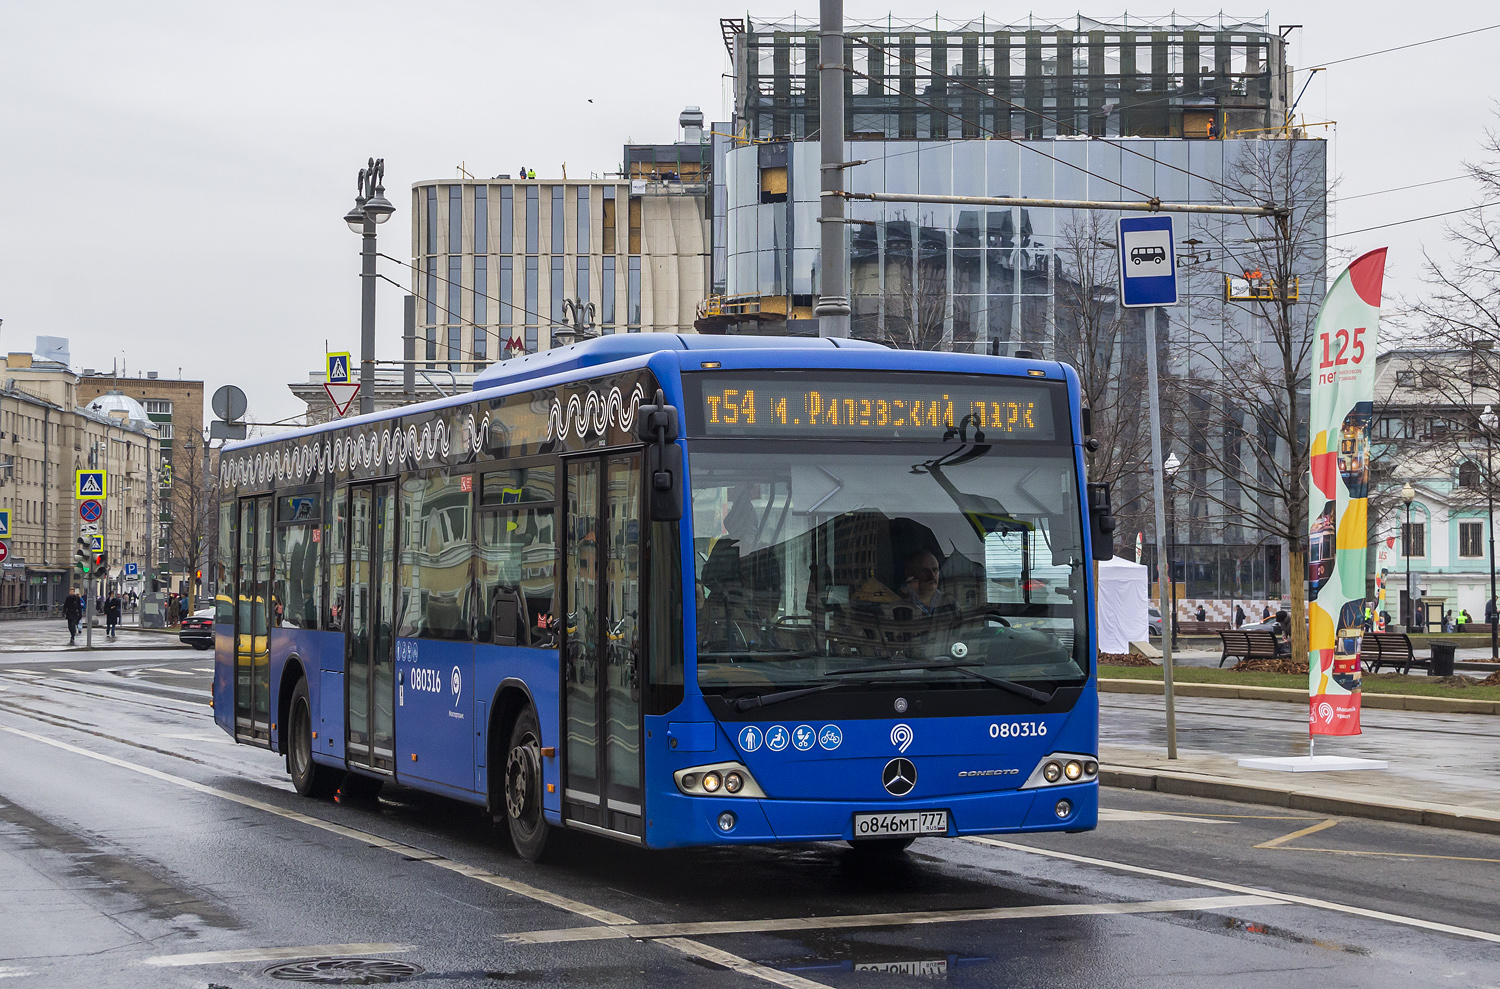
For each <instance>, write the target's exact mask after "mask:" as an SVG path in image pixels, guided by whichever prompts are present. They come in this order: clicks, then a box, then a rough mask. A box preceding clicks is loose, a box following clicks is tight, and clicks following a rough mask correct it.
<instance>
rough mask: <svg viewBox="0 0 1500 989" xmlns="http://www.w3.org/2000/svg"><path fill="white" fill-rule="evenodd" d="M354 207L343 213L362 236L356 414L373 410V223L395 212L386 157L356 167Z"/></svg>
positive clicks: (353, 228)
mask: <svg viewBox="0 0 1500 989" xmlns="http://www.w3.org/2000/svg"><path fill="white" fill-rule="evenodd" d="M356 188H357V192H356V193H355V196H354V208H353V209H351V210H350V211H349V212H348V213H345V214H344V222H345V223H347V224H349V229H350V230H353V231H354V232H355V233H357V234H362V235H363V238H364V240H363V242H362V244H361V247H360V260H361V262H362V264H361V267H360V273H359V277H360V297H359V413H360V415H367V414H369V413H371V412H374V411H375V224H377V223H384V222H385V221H386V220H389V219H390V218H391V214H392V213H394V212H396V207H394V206H392V205H391V201H390V200H389V199H387V198H385V159H384V158H371V159H370V163H369V165H367V166H366V167H364V168H361V169H360V170H359V181H358V185H357V186H356Z"/></svg>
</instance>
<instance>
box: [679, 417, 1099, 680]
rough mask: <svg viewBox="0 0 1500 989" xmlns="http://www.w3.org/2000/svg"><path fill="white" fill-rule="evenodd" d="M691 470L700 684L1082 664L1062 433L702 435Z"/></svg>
mask: <svg viewBox="0 0 1500 989" xmlns="http://www.w3.org/2000/svg"><path fill="white" fill-rule="evenodd" d="M691 476H692V492H693V493H692V498H693V504H692V510H693V531H694V547H693V549H694V556H695V562H696V571H697V588H696V598H697V616H698V622H697V626H698V636H697V639H698V641H697V647H698V682H699V685H700V687H701V688H702V689H703V690H704V691H705V692H706V693H718V694H733V695H736V696H749V695H752V694H758V693H765V692H768V691H775V690H781V689H783V688H786V687H789V686H792V687H800V686H812V685H817V684H822V683H829V682H831V681H832V680H833V679H835V678H840V679H843V678H852V679H858V678H859V677H860V676H865V675H870V676H872V677H875V678H879V679H880V681H881V682H882V683H888V682H890V681H891V680H892V679H897V680H900V681H903V682H905V681H910V682H914V683H931V684H933V685H934V686H936V685H937V684H938V683H943V684H945V685H946V684H948V683H951V682H954V681H960V680H962V681H967V682H968V683H971V684H972V683H974V682H975V680H974V679H973V678H972V677H971V675H969V674H966V673H965V672H964V670H970V671H974V672H978V673H982V674H984V675H985V676H988V677H997V678H1003V679H1005V680H1008V681H1012V682H1016V681H1030V682H1043V681H1044V682H1046V683H1047V684H1051V685H1053V686H1058V685H1063V684H1074V685H1076V684H1079V683H1082V682H1083V681H1084V680H1085V679H1086V678H1087V675H1088V661H1087V659H1086V657H1085V656H1084V654H1083V648H1084V642H1085V641H1086V638H1087V636H1086V634H1085V633H1086V629H1087V624H1086V623H1087V617H1086V607H1087V602H1086V599H1085V593H1084V587H1085V584H1084V582H1085V580H1086V577H1087V572H1088V571H1087V563H1086V561H1085V559H1084V554H1083V548H1082V537H1081V533H1080V508H1079V496H1078V482H1077V468H1076V465H1075V461H1074V457H1073V453H1072V450H1071V448H1070V447H1068V446H1066V445H1064V444H1061V443H1059V444H1026V445H1025V446H1024V447H1021V446H1018V445H1016V444H996V445H990V446H986V445H983V444H966V443H963V442H961V441H959V440H949V441H947V442H927V443H868V442H842V443H838V442H823V443H816V442H802V441H788V440H782V441H779V442H766V441H755V440H737V441H732V442H729V441H726V442H719V443H705V442H700V443H699V444H698V445H697V446H696V447H695V449H694V450H693V451H692V460H691ZM924 665H925V666H928V667H931V668H910V667H914V666H915V667H922V666H924ZM881 666H887V667H891V670H890V672H882V671H881V670H880V667H881ZM898 666H899V667H902V669H901V670H899V671H898V670H896V669H895V667H898ZM943 666H946V668H943ZM855 674H857V675H855Z"/></svg>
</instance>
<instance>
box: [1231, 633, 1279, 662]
mask: <svg viewBox="0 0 1500 989" xmlns="http://www.w3.org/2000/svg"><path fill="white" fill-rule="evenodd" d="M1219 639H1220V640H1221V641H1222V642H1223V644H1224V654H1223V655H1222V656H1220V657H1219V666H1221V667H1222V666H1223V665H1224V662H1225V660H1228V659H1278V658H1280V654H1279V653H1278V652H1277V650H1276V633H1275V632H1267V631H1261V630H1254V631H1249V632H1242V631H1240V630H1238V629H1221V630H1220V632H1219Z"/></svg>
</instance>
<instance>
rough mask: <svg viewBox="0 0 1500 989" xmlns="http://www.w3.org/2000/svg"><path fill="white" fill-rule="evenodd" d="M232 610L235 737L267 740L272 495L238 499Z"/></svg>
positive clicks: (258, 742) (261, 742)
mask: <svg viewBox="0 0 1500 989" xmlns="http://www.w3.org/2000/svg"><path fill="white" fill-rule="evenodd" d="M239 509H240V525H239V530H240V538H239V574H238V577H239V579H238V582H237V583H238V587H239V592H238V598H239V600H237V601H236V602H235V609H234V737H235V739H236V740H237V741H241V742H248V743H250V744H251V745H261V746H266V747H269V746H270V744H271V619H270V606H271V497H270V496H269V495H260V496H259V497H252V498H241V499H240V505H239Z"/></svg>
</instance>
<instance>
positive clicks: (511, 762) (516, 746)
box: [502, 705, 551, 862]
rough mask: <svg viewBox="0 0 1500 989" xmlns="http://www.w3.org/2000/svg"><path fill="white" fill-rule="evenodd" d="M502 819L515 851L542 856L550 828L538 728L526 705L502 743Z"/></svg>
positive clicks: (531, 858) (525, 855)
mask: <svg viewBox="0 0 1500 989" xmlns="http://www.w3.org/2000/svg"><path fill="white" fill-rule="evenodd" d="M504 772H505V776H504V781H503V783H502V788H503V791H504V797H505V823H506V824H507V825H508V826H509V827H510V840H511V842H512V843H513V844H514V845H515V846H516V854H517V855H519V856H521V857H522V858H523V859H525V860H526V861H528V862H535V861H537V860H538V859H540V858H541V857H542V853H543V852H544V851H545V850H546V847H547V838H548V835H549V832H550V831H551V828H549V827H548V825H547V816H546V815H545V814H544V813H543V812H542V730H541V726H540V725H539V724H538V723H537V718H536V712H535V711H533V710H532V709H531V707H530V705H527V706H526V707H524V708H522V709H521V713H520V714H518V715H517V716H516V721H515V724H513V725H511V729H510V742H509V744H507V745H506V747H505V770H504Z"/></svg>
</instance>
